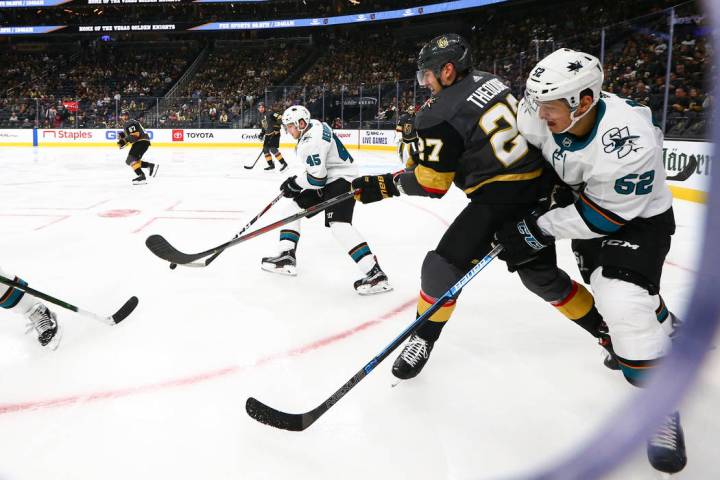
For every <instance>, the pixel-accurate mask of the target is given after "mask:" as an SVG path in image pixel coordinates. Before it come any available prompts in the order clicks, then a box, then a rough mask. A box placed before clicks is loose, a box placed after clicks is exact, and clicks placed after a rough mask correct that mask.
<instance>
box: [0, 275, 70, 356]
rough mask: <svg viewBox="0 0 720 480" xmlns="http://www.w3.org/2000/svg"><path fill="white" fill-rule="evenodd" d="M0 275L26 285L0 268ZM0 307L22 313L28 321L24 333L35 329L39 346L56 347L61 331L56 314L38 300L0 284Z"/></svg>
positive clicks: (52, 348) (53, 348)
mask: <svg viewBox="0 0 720 480" xmlns="http://www.w3.org/2000/svg"><path fill="white" fill-rule="evenodd" d="M0 275H2V276H3V277H5V278H10V279H13V280H14V281H15V282H17V283H20V284H22V285H27V283H26V282H25V281H23V280H22V279H20V278H18V277H16V276H13V275H10V274H8V273H6V272H5V271H4V270H2V269H1V268H0ZM0 307H2V308H5V309H7V310H10V311H11V312H14V313H17V314H19V315H23V316H24V317H25V318H26V319H27V321H28V324H27V327H28V330H27V332H26V333H28V332H30V331H31V330H35V333H36V334H37V337H38V342H40V345H41V346H43V347H45V348H49V349H51V350H55V349H56V348H57V347H58V344H59V343H60V337H61V331H60V324H59V323H58V321H57V316H56V315H55V314H54V313H53V312H51V311H50V309H49V308H47V307H46V306H45V304H43V303H42V302H40V300H38V299H37V298H35V297H33V296H32V295H30V294H29V293H25V292H23V291H22V290H19V289H17V288H15V287H11V286H8V285H5V284H0Z"/></svg>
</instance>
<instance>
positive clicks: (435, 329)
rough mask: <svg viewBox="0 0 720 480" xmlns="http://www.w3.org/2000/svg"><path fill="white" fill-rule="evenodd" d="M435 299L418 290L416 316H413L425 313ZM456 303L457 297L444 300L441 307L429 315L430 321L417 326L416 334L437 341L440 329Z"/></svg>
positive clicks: (448, 318)
mask: <svg viewBox="0 0 720 480" xmlns="http://www.w3.org/2000/svg"><path fill="white" fill-rule="evenodd" d="M436 301H437V298H434V297H431V296H430V295H428V294H427V293H425V292H423V291H422V290H420V296H419V297H418V303H417V316H416V317H415V318H417V317H419V316H420V315H422V314H423V313H425V312H426V311H427V310H428V309H429V308H430V306H431V305H432V304H433V303H435V302H436ZM456 304H457V299H454V298H453V299H452V300H450V301H448V302H446V303H445V304H444V305H443V306H442V307H440V308H439V309H438V310H437V311H436V312H435V313H433V314H432V315H431V316H430V321H428V322H425V324H423V325H422V326H421V327H420V328H418V330H417V332H416V333H417V334H418V336H420V337H421V338H423V339H424V340H428V341H430V342H435V341H437V339H438V338H440V332H441V331H442V329H443V327H444V326H445V324H446V323H447V321H448V320H450V316H451V315H452V313H453V312H454V311H455V306H456Z"/></svg>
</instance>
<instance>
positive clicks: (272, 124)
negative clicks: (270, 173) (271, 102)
mask: <svg viewBox="0 0 720 480" xmlns="http://www.w3.org/2000/svg"><path fill="white" fill-rule="evenodd" d="M258 113H260V140H262V141H263V149H262V153H263V155H264V156H265V161H267V167H265V170H274V169H275V163H273V156H275V159H276V160H277V161H278V162H280V171H281V172H282V171H283V170H285V169H286V168H287V166H288V164H287V162H286V161H285V159H284V158H283V156H282V153H280V150H278V148H280V126H281V125H282V115H280V114H279V113H277V112H273V111H272V110H268V109H266V108H265V104H264V103H262V102H260V104H258Z"/></svg>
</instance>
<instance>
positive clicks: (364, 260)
mask: <svg viewBox="0 0 720 480" xmlns="http://www.w3.org/2000/svg"><path fill="white" fill-rule="evenodd" d="M330 231H332V233H333V236H334V237H335V239H336V240H337V241H338V243H339V244H340V245H342V247H343V249H345V251H346V252H348V255H350V258H352V259H353V261H354V262H355V263H356V264H357V266H358V268H359V269H360V271H361V272H362V273H364V274H366V275H367V273H368V272H370V270H372V269H373V267H374V266H375V256H374V255H373V254H372V251H371V250H370V247H368V244H367V242H366V241H365V240H364V239H363V237H362V235H360V232H358V231H357V229H356V228H355V227H353V226H352V224H350V223H346V222H333V223H331V224H330Z"/></svg>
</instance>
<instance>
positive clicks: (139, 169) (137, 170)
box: [130, 160, 145, 177]
mask: <svg viewBox="0 0 720 480" xmlns="http://www.w3.org/2000/svg"><path fill="white" fill-rule="evenodd" d="M142 164H143V162H141V161H140V160H136V161H134V162H133V163H132V164H130V167H132V169H133V171H134V172H135V174H136V175H137V176H139V177H144V176H145V174H144V173H143V171H142Z"/></svg>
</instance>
